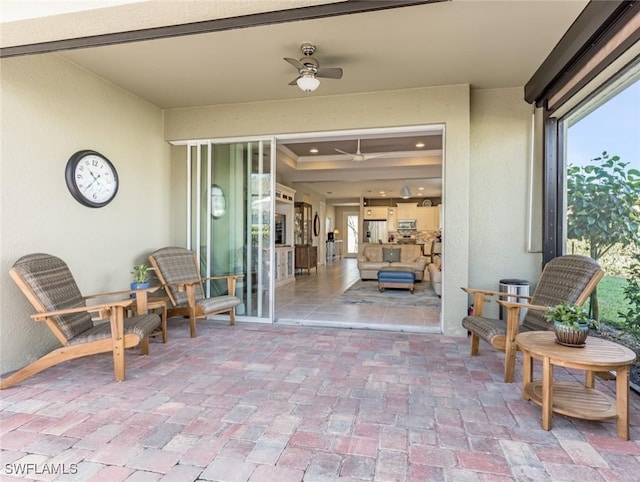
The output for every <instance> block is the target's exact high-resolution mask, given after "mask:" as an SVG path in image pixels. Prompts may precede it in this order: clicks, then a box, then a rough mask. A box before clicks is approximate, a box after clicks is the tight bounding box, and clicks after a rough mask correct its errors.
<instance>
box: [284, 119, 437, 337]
mask: <svg viewBox="0 0 640 482" xmlns="http://www.w3.org/2000/svg"><path fill="white" fill-rule="evenodd" d="M372 131H373V132H372ZM443 136H444V129H443V126H423V127H421V128H419V129H418V128H404V129H401V130H398V129H395V130H389V129H387V130H386V132H384V131H381V132H375V131H374V130H361V131H359V132H356V133H353V132H350V133H323V135H322V136H317V135H316V136H313V135H309V136H308V137H307V136H296V138H294V139H288V140H282V141H281V142H279V144H278V150H277V164H276V173H277V174H276V178H277V179H278V181H279V182H278V185H277V188H276V189H277V190H278V189H280V190H281V191H282V193H283V194H282V195H279V194H278V193H277V194H276V212H277V214H276V216H277V218H276V225H275V229H276V233H277V239H276V247H275V250H276V270H277V273H276V278H275V279H276V290H275V305H276V309H275V321H276V322H280V323H294V324H301V323H304V324H311V323H313V324H318V325H321V326H327V325H330V326H349V327H361V328H362V327H371V328H376V329H382V328H385V329H392V330H402V331H425V332H437V333H439V332H441V327H440V315H441V310H440V308H441V303H442V300H441V298H440V296H441V283H442V248H441V246H442V233H443V231H442V223H441V214H440V213H441V212H442V210H443V206H442V197H443V196H442V186H443V183H442V161H443V150H442V146H443ZM305 200H306V202H305ZM306 211H308V213H307V212H306ZM320 214H322V217H321V216H320ZM300 216H301V217H302V219H301V220H299V219H298V218H299V217H300ZM307 228H308V229H307ZM301 231H303V232H301ZM304 245H308V246H310V248H303V247H302V246H304ZM367 245H369V246H368V247H366V248H365V246H367ZM405 245H406V247H405V248H403V246H405ZM389 248H400V249H404V255H402V256H401V257H402V261H403V262H401V261H400V259H398V260H396V261H395V262H394V263H387V262H384V263H383V262H382V261H383V260H382V252H383V250H385V251H386V250H387V249H389ZM414 248H415V249H414ZM309 249H311V250H313V252H314V254H313V258H314V268H312V269H309V268H310V265H308V264H306V263H308V261H309V257H308V255H307V251H308V250H309ZM410 250H413V251H412V252H413V253H414V254H413V255H412V256H413V258H411V259H409V251H410ZM400 253H401V254H402V251H400ZM367 255H368V256H369V257H372V258H375V261H374V260H369V259H367ZM378 258H379V259H378ZM287 260H289V263H290V264H289V265H288V264H287ZM392 264H393V265H394V267H395V268H397V269H400V267H403V266H404V267H408V268H409V269H410V270H413V271H415V276H414V281H415V283H413V282H412V283H411V284H409V285H407V286H406V287H396V286H394V285H391V286H390V287H389V288H387V289H386V290H385V289H384V288H383V289H382V291H380V288H379V286H378V282H377V273H378V270H379V269H380V268H381V267H383V266H385V265H392ZM412 264H415V266H412Z"/></svg>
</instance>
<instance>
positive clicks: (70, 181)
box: [64, 149, 120, 208]
mask: <svg viewBox="0 0 640 482" xmlns="http://www.w3.org/2000/svg"><path fill="white" fill-rule="evenodd" d="M86 156H98V157H101V158H102V160H104V162H106V163H107V164H108V165H109V167H111V170H112V171H113V177H114V178H115V181H116V189H115V191H113V194H112V195H111V197H110V198H109V199H107V200H106V201H103V202H99V203H97V202H94V201H91V200H90V199H87V198H86V197H84V196H83V195H82V193H81V192H80V189H79V188H78V185H77V184H76V179H75V172H76V166H77V165H78V163H79V162H80V161H82V159H84V158H85V157H86ZM64 179H65V181H66V182H67V188H68V189H69V192H70V193H71V195H72V196H73V197H74V199H75V200H76V201H78V202H79V203H80V204H82V205H83V206H87V207H89V208H101V207H104V206H106V205H107V204H109V203H110V202H111V201H113V199H114V198H115V197H116V194H118V189H119V188H120V179H119V178H118V171H117V170H116V168H115V166H114V165H113V163H112V162H111V161H110V160H109V159H107V158H106V157H105V156H104V155H103V154H100V153H99V152H97V151H93V150H90V149H84V150H81V151H78V152H76V153H74V154H73V155H72V156H71V157H70V158H69V160H68V161H67V166H66V167H65V170H64Z"/></svg>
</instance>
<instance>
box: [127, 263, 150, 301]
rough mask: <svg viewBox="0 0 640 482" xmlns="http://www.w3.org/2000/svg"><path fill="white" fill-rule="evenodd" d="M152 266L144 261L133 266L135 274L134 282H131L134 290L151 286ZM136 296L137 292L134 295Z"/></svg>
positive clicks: (133, 273) (132, 272)
mask: <svg viewBox="0 0 640 482" xmlns="http://www.w3.org/2000/svg"><path fill="white" fill-rule="evenodd" d="M149 271H151V266H149V265H148V264H145V263H142V264H137V265H135V266H134V267H133V270H132V271H131V274H132V275H133V282H132V283H131V289H132V290H141V289H145V288H148V287H149V284H150V283H149V280H150V279H151V274H150V273H149ZM132 297H134V298H135V293H134V294H133V295H132Z"/></svg>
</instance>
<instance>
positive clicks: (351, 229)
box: [344, 213, 360, 257]
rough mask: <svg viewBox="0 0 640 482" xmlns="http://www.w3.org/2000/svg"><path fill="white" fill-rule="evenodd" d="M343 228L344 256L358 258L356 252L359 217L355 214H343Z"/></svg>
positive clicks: (358, 244) (357, 247) (358, 246)
mask: <svg viewBox="0 0 640 482" xmlns="http://www.w3.org/2000/svg"><path fill="white" fill-rule="evenodd" d="M344 226H345V233H346V241H347V246H346V248H347V249H346V253H345V256H347V257H351V256H358V250H359V249H360V241H359V240H360V232H359V231H360V230H359V226H360V216H359V215H358V214H356V213H345V215H344Z"/></svg>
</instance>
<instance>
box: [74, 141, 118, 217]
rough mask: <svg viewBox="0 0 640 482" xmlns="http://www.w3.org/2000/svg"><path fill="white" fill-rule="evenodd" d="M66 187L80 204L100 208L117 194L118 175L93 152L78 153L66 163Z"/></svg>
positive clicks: (102, 158)
mask: <svg viewBox="0 0 640 482" xmlns="http://www.w3.org/2000/svg"><path fill="white" fill-rule="evenodd" d="M65 178H66V181H67V187H68V188H69V192H70V193H71V195H72V196H73V197H74V198H75V199H76V200H77V201H78V202H80V203H81V204H83V205H85V206H88V207H92V208H101V207H103V206H106V205H107V204H109V203H110V202H111V201H112V200H113V198H114V197H115V196H116V193H117V192H118V173H117V171H116V168H115V167H114V166H113V164H111V162H110V161H109V159H107V158H106V157H104V156H103V155H102V154H100V153H98V152H95V151H88V150H85V151H78V152H76V153H75V154H74V155H73V156H71V158H70V159H69V161H68V162H67V168H66V170H65Z"/></svg>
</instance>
